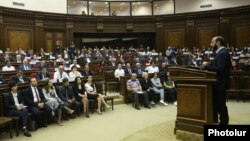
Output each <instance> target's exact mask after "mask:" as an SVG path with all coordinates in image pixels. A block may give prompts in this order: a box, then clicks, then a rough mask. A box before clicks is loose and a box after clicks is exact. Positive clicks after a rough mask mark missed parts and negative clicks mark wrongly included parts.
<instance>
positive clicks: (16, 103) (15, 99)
mask: <svg viewBox="0 0 250 141" xmlns="http://www.w3.org/2000/svg"><path fill="white" fill-rule="evenodd" d="M11 94H12V96H13V99H14V102H15V105H16V106H17V107H18V105H19V104H20V103H19V102H18V98H17V93H13V92H11Z"/></svg>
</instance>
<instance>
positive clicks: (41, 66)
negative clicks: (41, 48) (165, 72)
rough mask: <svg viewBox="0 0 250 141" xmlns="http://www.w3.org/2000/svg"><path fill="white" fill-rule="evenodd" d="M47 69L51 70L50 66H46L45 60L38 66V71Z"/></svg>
mask: <svg viewBox="0 0 250 141" xmlns="http://www.w3.org/2000/svg"><path fill="white" fill-rule="evenodd" d="M44 67H45V68H46V69H47V70H48V69H49V67H48V65H47V64H46V61H45V60H42V61H41V62H40V63H38V65H37V69H38V70H42V68H44Z"/></svg>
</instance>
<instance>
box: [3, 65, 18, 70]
mask: <svg viewBox="0 0 250 141" xmlns="http://www.w3.org/2000/svg"><path fill="white" fill-rule="evenodd" d="M15 70H16V69H15V67H14V66H10V67H8V66H4V67H3V68H2V71H15Z"/></svg>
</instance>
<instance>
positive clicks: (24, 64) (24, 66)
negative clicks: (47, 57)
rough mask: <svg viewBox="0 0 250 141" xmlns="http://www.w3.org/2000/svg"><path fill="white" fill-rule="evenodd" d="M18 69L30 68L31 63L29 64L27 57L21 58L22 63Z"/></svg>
mask: <svg viewBox="0 0 250 141" xmlns="http://www.w3.org/2000/svg"><path fill="white" fill-rule="evenodd" d="M19 69H20V70H32V67H31V65H30V64H29V62H28V60H27V59H24V60H23V64H21V65H20V66H19Z"/></svg>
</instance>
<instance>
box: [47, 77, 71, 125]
mask: <svg viewBox="0 0 250 141" xmlns="http://www.w3.org/2000/svg"><path fill="white" fill-rule="evenodd" d="M52 82H53V80H47V81H46V82H45V86H44V88H43V90H42V91H43V94H44V97H45V98H46V101H47V102H46V103H47V104H48V105H49V106H50V108H51V109H52V110H53V111H57V114H58V117H57V124H58V125H60V126H62V123H61V121H62V120H61V119H62V109H65V110H66V111H67V112H68V113H69V114H73V113H74V110H72V109H70V108H68V107H67V106H66V105H65V103H63V101H62V100H61V99H60V98H59V97H58V95H57V93H56V89H55V87H54V86H53V83H52Z"/></svg>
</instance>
